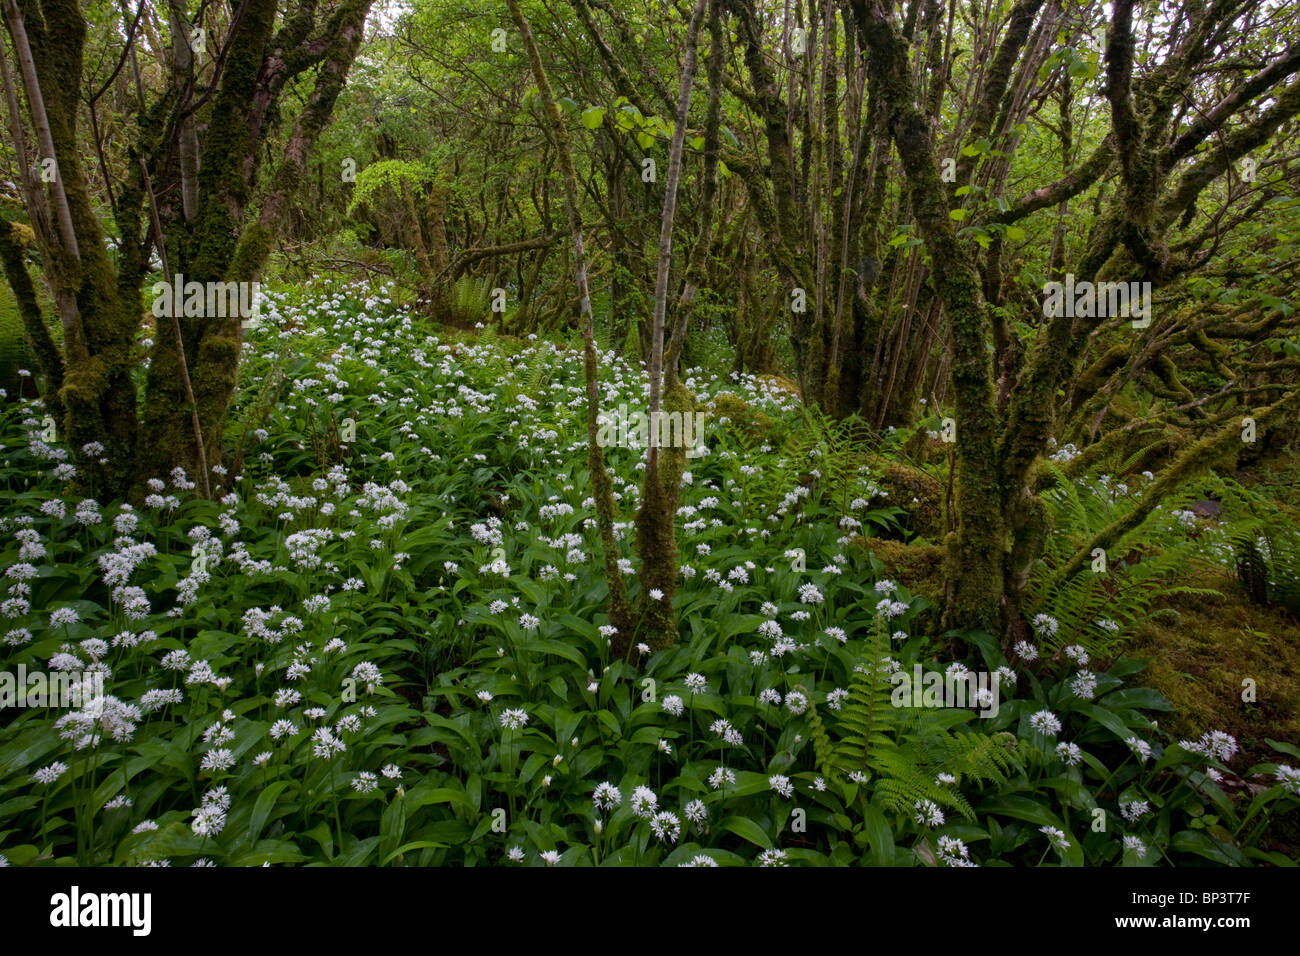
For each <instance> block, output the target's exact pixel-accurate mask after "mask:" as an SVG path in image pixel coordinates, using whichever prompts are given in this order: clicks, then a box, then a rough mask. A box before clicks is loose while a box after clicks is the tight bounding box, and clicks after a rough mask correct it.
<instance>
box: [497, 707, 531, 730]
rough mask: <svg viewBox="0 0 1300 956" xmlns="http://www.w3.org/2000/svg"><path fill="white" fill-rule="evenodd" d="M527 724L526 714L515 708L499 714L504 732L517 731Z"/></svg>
mask: <svg viewBox="0 0 1300 956" xmlns="http://www.w3.org/2000/svg"><path fill="white" fill-rule="evenodd" d="M527 723H528V712H527V711H525V710H523V709H522V708H519V707H515V708H510V709H509V710H503V711H502V712H501V726H502V727H504V728H505V729H506V730H518V729H519V728H521V727H523V726H524V725H525V724H527Z"/></svg>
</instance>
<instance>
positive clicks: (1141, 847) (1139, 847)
mask: <svg viewBox="0 0 1300 956" xmlns="http://www.w3.org/2000/svg"><path fill="white" fill-rule="evenodd" d="M1124 849H1125V850H1132V851H1133V852H1134V853H1136V854H1137V857H1138V859H1139V860H1140V859H1142V858H1143V857H1144V856H1146V855H1147V845H1146V844H1145V843H1143V842H1142V839H1141V837H1135V836H1126V837H1125V838H1124Z"/></svg>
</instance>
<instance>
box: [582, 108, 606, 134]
mask: <svg viewBox="0 0 1300 956" xmlns="http://www.w3.org/2000/svg"><path fill="white" fill-rule="evenodd" d="M580 119H581V120H582V125H583V126H585V127H587V129H595V128H596V127H598V126H599V125H600V124H601V123H603V122H605V108H604V107H603V106H588V107H587V108H586V109H585V110H583V111H582V116H581V117H580Z"/></svg>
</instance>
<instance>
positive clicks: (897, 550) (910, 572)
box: [853, 536, 944, 629]
mask: <svg viewBox="0 0 1300 956" xmlns="http://www.w3.org/2000/svg"><path fill="white" fill-rule="evenodd" d="M853 544H854V545H856V546H858V547H862V548H866V549H867V550H868V551H870V552H871V553H872V554H873V555H874V556H875V558H876V560H877V561H879V562H880V564H881V573H882V574H883V575H884V576H885V577H887V578H890V579H891V580H894V581H897V582H899V583H900V584H902V585H903V587H905V588H907V589H908V590H909V591H911V592H912V593H913V594H921V595H924V596H925V597H926V598H928V599H929V600H930V602H931V603H933V604H934V605H935V608H934V609H931V610H930V611H927V612H926V613H925V614H922V615H921V616H920V618H919V619H918V620H917V624H916V625H915V627H920V628H922V629H928V628H933V627H937V626H938V624H939V621H938V612H937V608H938V607H940V606H941V605H942V603H943V597H944V549H943V548H942V547H940V546H939V545H934V544H903V542H901V541H890V540H888V539H885V538H863V537H860V536H859V537H856V538H854V539H853Z"/></svg>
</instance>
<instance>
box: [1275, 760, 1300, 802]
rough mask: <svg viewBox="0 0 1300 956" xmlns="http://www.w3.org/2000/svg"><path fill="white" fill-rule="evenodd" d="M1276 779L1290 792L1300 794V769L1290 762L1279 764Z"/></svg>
mask: <svg viewBox="0 0 1300 956" xmlns="http://www.w3.org/2000/svg"><path fill="white" fill-rule="evenodd" d="M1274 779H1275V780H1277V782H1278V783H1280V784H1281V785H1282V787H1283V788H1284V789H1285V790H1287V791H1288V792H1289V793H1294V794H1295V795H1296V796H1300V770H1297V769H1296V768H1295V767H1292V766H1290V765H1289V764H1278V768H1277V776H1276V777H1275V778H1274Z"/></svg>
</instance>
